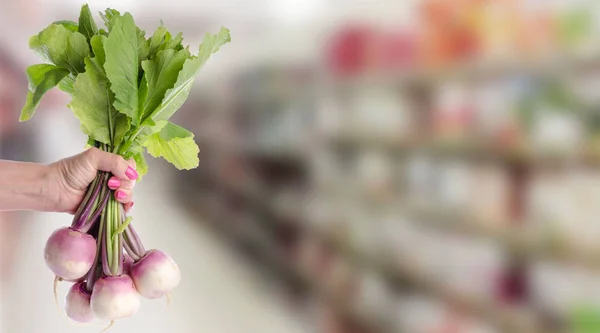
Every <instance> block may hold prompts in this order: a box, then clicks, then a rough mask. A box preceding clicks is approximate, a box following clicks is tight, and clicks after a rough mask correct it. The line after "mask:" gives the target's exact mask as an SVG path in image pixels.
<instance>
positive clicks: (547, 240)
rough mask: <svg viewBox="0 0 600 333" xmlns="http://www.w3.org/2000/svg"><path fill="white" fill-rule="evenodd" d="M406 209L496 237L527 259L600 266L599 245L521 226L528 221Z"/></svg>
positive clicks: (444, 225) (439, 223)
mask: <svg viewBox="0 0 600 333" xmlns="http://www.w3.org/2000/svg"><path fill="white" fill-rule="evenodd" d="M404 211H405V213H406V214H408V215H409V216H412V217H413V218H415V219H417V220H418V223H419V224H421V225H424V226H427V227H430V228H434V229H439V230H449V231H458V232H462V233H466V234H470V235H473V236H476V237H486V238H490V239H494V240H496V241H498V243H499V244H502V245H503V246H504V248H505V249H507V250H508V251H509V252H511V253H513V254H515V255H519V256H520V257H521V258H523V259H526V260H530V261H537V260H541V259H548V260H555V261H559V262H570V263H579V264H583V265H585V266H587V267H590V268H594V269H599V268H600V248H598V249H596V250H594V249H584V248H582V247H581V245H580V244H578V243H576V242H573V241H569V240H566V239H564V238H561V237H560V236H556V235H554V234H551V233H548V234H541V233H540V232H539V230H531V229H526V228H525V227H522V226H523V225H528V224H527V223H511V222H510V221H505V222H503V223H490V222H489V221H483V220H481V219H477V218H473V217H469V216H468V215H466V214H462V213H458V212H456V211H450V210H444V209H433V208H427V207H422V206H421V207H419V206H417V205H413V206H407V207H406V208H405V210H404Z"/></svg>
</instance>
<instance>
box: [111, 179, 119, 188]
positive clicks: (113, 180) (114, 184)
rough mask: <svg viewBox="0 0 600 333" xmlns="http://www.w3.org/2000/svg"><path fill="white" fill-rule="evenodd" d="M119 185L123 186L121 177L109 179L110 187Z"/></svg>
mask: <svg viewBox="0 0 600 333" xmlns="http://www.w3.org/2000/svg"><path fill="white" fill-rule="evenodd" d="M119 186H121V180H120V179H119V178H111V179H110V180H109V181H108V187H109V188H111V189H116V188H119Z"/></svg>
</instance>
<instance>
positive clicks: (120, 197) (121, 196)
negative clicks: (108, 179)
mask: <svg viewBox="0 0 600 333" xmlns="http://www.w3.org/2000/svg"><path fill="white" fill-rule="evenodd" d="M115 196H116V197H117V199H119V200H120V199H125V197H127V194H126V193H125V192H123V191H121V190H119V191H117V193H116V194H115Z"/></svg>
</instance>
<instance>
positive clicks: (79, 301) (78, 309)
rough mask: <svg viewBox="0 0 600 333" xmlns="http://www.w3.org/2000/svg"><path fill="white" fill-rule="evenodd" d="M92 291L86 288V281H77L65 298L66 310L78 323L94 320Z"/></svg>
mask: <svg viewBox="0 0 600 333" xmlns="http://www.w3.org/2000/svg"><path fill="white" fill-rule="evenodd" d="M90 298H91V293H90V292H88V291H87V290H86V287H85V283H83V282H79V283H75V284H74V285H73V286H72V287H71V289H69V292H68V293H67V297H66V300H65V311H66V312H67V316H68V317H69V318H71V320H73V321H75V322H78V323H89V322H91V321H92V320H94V314H93V313H92V308H91V305H90Z"/></svg>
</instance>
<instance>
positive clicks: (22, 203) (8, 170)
mask: <svg viewBox="0 0 600 333" xmlns="http://www.w3.org/2000/svg"><path fill="white" fill-rule="evenodd" d="M0 184H2V186H0V210H36V211H48V210H51V209H52V207H53V205H54V204H55V202H54V201H55V200H56V196H54V195H51V186H50V184H51V172H50V167H49V166H46V165H42V164H35V163H25V162H11V161H0Z"/></svg>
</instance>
